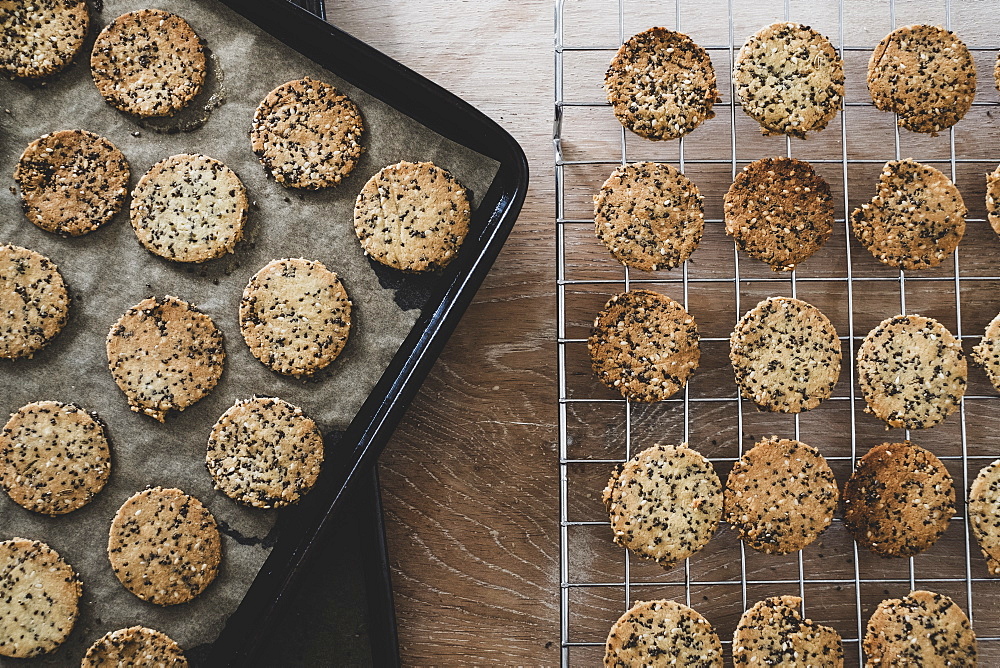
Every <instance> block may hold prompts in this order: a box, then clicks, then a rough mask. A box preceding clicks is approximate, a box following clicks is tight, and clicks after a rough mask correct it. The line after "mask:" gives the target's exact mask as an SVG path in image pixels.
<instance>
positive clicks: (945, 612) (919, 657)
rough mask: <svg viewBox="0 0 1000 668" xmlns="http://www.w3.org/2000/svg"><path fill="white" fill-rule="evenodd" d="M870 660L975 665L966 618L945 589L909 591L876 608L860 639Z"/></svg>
mask: <svg viewBox="0 0 1000 668" xmlns="http://www.w3.org/2000/svg"><path fill="white" fill-rule="evenodd" d="M862 645H863V647H864V650H865V656H866V657H867V658H868V665H870V666H886V667H892V668H897V667H898V668H904V667H908V666H955V667H956V668H973V667H974V666H975V665H976V634H975V633H974V632H973V631H972V625H971V624H970V623H969V618H968V617H966V616H965V613H964V612H962V609H961V608H960V607H958V606H957V605H956V604H955V602H954V601H953V600H951V599H950V598H948V597H947V596H945V595H944V594H936V593H934V592H929V591H914V592H911V593H910V594H909V595H907V596H904V597H903V598H890V599H888V600H885V601H882V602H881V603H879V604H878V607H877V608H875V612H874V613H872V616H871V618H870V619H869V620H868V627H867V631H866V633H865V638H864V641H863V643H862Z"/></svg>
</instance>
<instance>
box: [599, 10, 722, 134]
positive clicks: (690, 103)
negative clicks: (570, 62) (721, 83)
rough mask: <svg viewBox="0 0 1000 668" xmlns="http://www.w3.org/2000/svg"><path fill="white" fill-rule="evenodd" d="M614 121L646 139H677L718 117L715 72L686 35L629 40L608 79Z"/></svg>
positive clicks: (648, 34)
mask: <svg viewBox="0 0 1000 668" xmlns="http://www.w3.org/2000/svg"><path fill="white" fill-rule="evenodd" d="M604 90H605V91H606V92H607V95H608V102H610V103H611V107H612V108H613V110H614V112H615V116H617V117H618V120H619V121H620V122H621V124H622V125H624V126H625V127H626V128H628V129H629V130H631V131H632V132H634V133H636V134H637V135H640V136H642V137H646V138H647V139H676V138H678V137H681V136H683V135H686V134H687V133H689V132H691V131H692V130H694V129H695V128H696V127H698V126H699V125H701V123H702V122H703V121H705V120H706V119H709V118H712V117H713V116H715V112H714V111H712V105H714V104H715V102H716V101H717V100H718V99H719V92H718V90H717V89H716V87H715V69H714V68H713V67H712V60H711V59H710V58H709V57H708V53H707V52H706V51H705V49H703V48H701V47H700V46H698V45H697V44H695V43H694V41H693V40H692V39H691V38H690V37H688V36H687V35H685V34H684V33H680V32H674V31H673V30H667V29H666V28H650V29H649V30H646V31H645V32H641V33H639V34H637V35H633V36H632V37H630V38H629V39H628V40H627V41H626V42H625V43H624V44H622V46H621V48H620V49H618V53H617V54H616V55H615V57H614V59H613V60H612V61H611V65H610V67H608V71H607V73H606V74H605V75H604Z"/></svg>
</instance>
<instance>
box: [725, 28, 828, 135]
mask: <svg viewBox="0 0 1000 668" xmlns="http://www.w3.org/2000/svg"><path fill="white" fill-rule="evenodd" d="M733 85H734V86H735V89H736V94H737V95H738V96H739V100H740V104H741V105H742V107H743V111H745V112H746V113H747V114H748V115H749V116H750V117H751V118H753V119H754V120H755V121H757V122H758V123H760V131H761V133H762V134H764V135H782V134H784V135H789V136H792V137H799V138H800V139H805V138H806V134H807V133H809V132H818V131H819V130H822V129H823V128H825V127H826V125H827V123H829V122H830V119H832V118H833V117H834V116H835V115H836V114H837V110H838V109H839V108H840V102H841V100H842V99H843V97H844V64H843V62H842V61H841V59H840V55H839V54H838V53H837V50H836V49H834V48H833V45H832V44H831V43H830V40H828V39H827V38H826V37H824V36H823V35H821V34H820V33H818V32H816V31H815V30H813V29H812V28H810V27H809V26H804V25H802V24H800V23H775V24H773V25H769V26H767V27H765V28H762V29H760V30H758V31H757V32H756V33H754V34H753V35H752V36H751V37H750V39H748V40H747V42H746V44H744V45H743V47H742V48H741V49H740V52H739V55H737V57H736V62H735V64H734V66H733Z"/></svg>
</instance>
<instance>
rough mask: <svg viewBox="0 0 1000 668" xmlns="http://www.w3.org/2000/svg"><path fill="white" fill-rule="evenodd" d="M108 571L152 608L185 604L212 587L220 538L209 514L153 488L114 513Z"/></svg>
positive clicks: (192, 501) (176, 494) (181, 496)
mask: <svg viewBox="0 0 1000 668" xmlns="http://www.w3.org/2000/svg"><path fill="white" fill-rule="evenodd" d="M108 559H109V560H110V561H111V570H112V571H114V574H115V576H117V577H118V580H119V581H121V583H122V584H123V585H124V586H125V588H126V589H128V590H129V591H130V592H132V593H133V594H135V595H136V596H138V597H139V598H141V599H142V600H144V601H149V602H150V603H155V604H157V605H175V604H178V603H184V602H186V601H190V600H191V599H192V598H194V597H195V596H197V595H198V594H200V593H201V592H202V591H204V590H205V588H206V587H208V585H209V584H211V583H212V580H214V579H215V576H216V574H217V573H218V570H219V562H220V561H221V560H222V539H221V537H220V536H219V530H218V528H217V527H216V524H215V518H214V517H212V513H210V512H209V511H208V509H207V508H206V507H205V506H204V505H202V503H201V501H199V500H198V499H196V498H194V497H193V496H188V495H187V494H185V493H184V492H182V491H181V490H179V489H163V488H162V487H153V488H151V489H147V490H145V491H142V492H139V493H137V494H135V495H133V496H132V497H131V498H130V499H128V500H127V501H126V502H125V503H123V504H122V507H121V508H119V509H118V512H117V513H115V517H114V519H113V520H112V521H111V532H110V535H109V537H108Z"/></svg>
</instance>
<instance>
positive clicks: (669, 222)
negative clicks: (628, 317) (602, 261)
mask: <svg viewBox="0 0 1000 668" xmlns="http://www.w3.org/2000/svg"><path fill="white" fill-rule="evenodd" d="M702 200H703V198H702V196H701V193H700V192H698V186H696V185H695V184H694V183H693V182H692V181H691V180H690V179H689V178H687V177H686V176H684V175H683V174H681V172H680V171H678V170H677V169H676V168H675V167H673V166H671V165H668V164H665V163H661V162H638V163H631V164H628V165H624V166H622V167H618V168H616V169H615V171H614V172H613V173H612V174H611V176H610V177H609V178H608V180H607V181H605V182H604V185H603V186H601V192H600V193H599V194H598V195H597V196H596V197H594V223H595V229H596V232H597V238H598V239H600V240H601V242H602V243H603V244H604V245H605V246H607V247H608V250H610V251H611V254H612V255H614V256H615V258H616V259H617V260H618V261H619V262H621V263H622V264H624V265H626V266H629V267H633V268H635V269H642V270H644V271H656V270H657V269H659V268H667V269H673V268H675V267H679V266H680V265H681V264H682V263H683V262H684V261H685V260H687V259H688V258H689V257H690V256H691V253H693V252H694V249H695V248H697V247H698V242H700V241H701V234H702V231H703V230H704V229H705V207H704V205H703V204H702Z"/></svg>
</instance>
